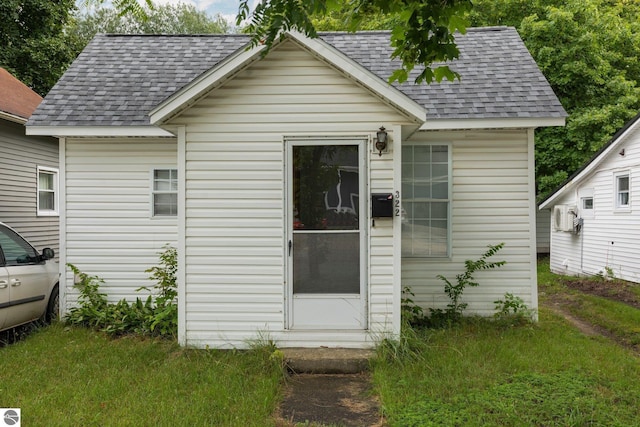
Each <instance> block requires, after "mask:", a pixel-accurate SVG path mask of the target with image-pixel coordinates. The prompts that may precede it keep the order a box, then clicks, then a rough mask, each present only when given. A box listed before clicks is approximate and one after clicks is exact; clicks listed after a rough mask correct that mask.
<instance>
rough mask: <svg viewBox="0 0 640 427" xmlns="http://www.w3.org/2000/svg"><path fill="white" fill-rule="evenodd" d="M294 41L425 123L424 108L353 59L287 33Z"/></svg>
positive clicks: (322, 44) (302, 36) (292, 33)
mask: <svg viewBox="0 0 640 427" xmlns="http://www.w3.org/2000/svg"><path fill="white" fill-rule="evenodd" d="M287 34H288V35H289V36H290V37H291V38H292V39H293V40H295V41H297V42H298V43H299V44H301V45H302V46H304V47H306V48H307V50H309V51H311V52H312V53H314V54H315V55H317V56H319V57H320V58H321V59H323V60H324V61H325V62H328V63H329V64H332V65H333V66H334V67H336V68H338V69H339V70H342V72H344V73H345V74H347V75H348V76H349V77H351V78H352V79H353V80H355V81H357V82H359V83H361V84H362V85H363V86H365V87H366V88H368V89H369V90H370V91H372V92H373V93H375V94H377V95H378V96H379V97H381V98H382V99H384V100H386V101H387V102H389V103H390V104H391V105H393V106H394V107H395V108H396V109H398V110H400V111H401V112H403V113H404V115H406V116H408V117H409V118H410V119H411V120H412V121H414V122H417V123H424V122H425V120H426V118H427V113H426V110H425V109H424V107H422V106H421V105H420V104H418V103H417V102H415V101H414V100H412V99H411V98H409V97H408V96H406V95H405V94H404V93H402V92H400V91H399V90H398V89H396V88H395V87H393V86H391V85H390V84H388V83H387V82H385V81H383V80H381V79H380V78H379V77H378V76H376V75H375V74H373V73H372V72H371V71H369V70H367V69H366V68H364V67H363V66H362V65H360V64H358V63H357V62H356V61H354V60H353V59H351V58H349V57H348V56H346V55H344V54H343V53H342V52H340V51H339V50H337V49H336V48H334V47H333V46H331V45H330V44H328V43H327V42H325V41H324V40H322V39H311V38H309V37H307V36H305V35H304V34H302V33H299V32H296V31H291V32H288V33H287Z"/></svg>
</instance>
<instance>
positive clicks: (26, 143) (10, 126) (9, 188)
mask: <svg viewBox="0 0 640 427" xmlns="http://www.w3.org/2000/svg"><path fill="white" fill-rule="evenodd" d="M41 101H42V97H40V95H38V94H37V93H35V92H34V91H32V90H31V89H29V88H28V87H27V86H25V85H24V84H23V83H22V82H20V81H19V80H18V79H16V78H15V77H14V76H12V75H11V74H10V73H9V72H8V71H6V70H5V69H4V68H0V222H4V223H5V224H7V225H9V226H11V227H13V228H14V229H16V230H17V231H19V232H20V233H22V234H23V235H24V236H25V237H26V238H27V239H28V240H29V241H30V242H31V243H32V244H33V245H34V246H36V248H37V249H38V250H40V251H41V250H42V249H44V248H46V247H49V248H52V249H54V250H55V251H56V255H57V253H58V241H59V238H58V228H59V225H58V223H59V213H58V207H59V205H58V203H59V202H58V140H57V139H55V138H51V137H47V136H26V135H25V123H26V122H27V119H28V118H29V116H31V113H33V111H34V110H35V109H36V107H37V106H38V104H40V102H41Z"/></svg>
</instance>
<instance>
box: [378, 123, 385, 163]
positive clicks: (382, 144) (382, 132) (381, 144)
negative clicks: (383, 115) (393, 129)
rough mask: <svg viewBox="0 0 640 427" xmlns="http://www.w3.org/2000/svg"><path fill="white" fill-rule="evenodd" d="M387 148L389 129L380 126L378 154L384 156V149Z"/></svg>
mask: <svg viewBox="0 0 640 427" xmlns="http://www.w3.org/2000/svg"><path fill="white" fill-rule="evenodd" d="M386 148H387V131H386V130H385V129H384V126H381V127H380V130H378V132H376V150H378V156H380V157H381V156H382V151H383V150H385V149H386Z"/></svg>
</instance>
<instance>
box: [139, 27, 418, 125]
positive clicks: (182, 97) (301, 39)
mask: <svg viewBox="0 0 640 427" xmlns="http://www.w3.org/2000/svg"><path fill="white" fill-rule="evenodd" d="M287 38H288V39H290V40H293V41H294V42H296V43H297V44H298V45H300V46H301V47H303V48H304V49H305V50H307V51H309V52H310V53H311V54H313V55H314V56H315V57H317V58H319V59H320V60H322V61H324V62H326V63H328V64H330V65H331V66H333V67H335V68H337V69H338V70H340V71H341V72H342V73H343V74H345V75H346V76H347V77H348V78H350V79H352V80H354V81H355V82H357V83H358V84H360V85H362V86H364V87H365V88H366V89H368V90H369V91H371V92H372V93H373V94H375V95H376V96H377V97H379V98H380V99H382V100H383V101H384V102H386V103H387V104H389V105H391V106H392V107H394V108H395V109H397V110H399V111H400V112H401V113H402V114H403V115H405V116H407V117H408V118H409V119H410V120H411V121H413V122H415V123H420V124H421V123H424V122H425V120H426V111H425V109H424V108H423V107H422V106H420V105H419V104H418V103H416V102H415V101H413V100H412V99H410V98H409V97H407V96H406V95H404V94H403V93H402V92H400V91H399V90H398V89H396V88H394V87H393V86H391V85H389V84H388V83H387V82H385V81H383V80H381V79H380V78H379V77H378V76H376V75H375V74H373V73H372V72H371V71H369V70H367V69H366V68H364V67H363V66H361V65H360V64H358V63H357V62H355V61H354V60H352V59H350V58H348V57H347V56H345V55H344V54H342V53H341V52H340V51H338V50H337V49H336V48H334V47H333V46H331V45H329V44H328V43H326V42H325V41H323V40H321V39H311V38H309V37H307V36H305V35H303V34H301V33H298V32H287V33H285V35H284V36H283V37H282V38H281V39H280V40H279V41H278V42H276V43H278V44H279V43H281V42H282V40H284V39H287ZM274 47H275V46H274ZM265 49H266V46H263V45H260V46H255V47H252V48H249V49H242V50H240V51H238V52H236V53H235V54H234V55H231V56H229V57H228V58H227V59H226V60H224V61H222V62H221V63H219V64H218V65H216V66H215V67H213V68H212V69H210V70H209V71H207V72H205V73H203V74H202V75H200V76H199V77H198V78H196V79H195V80H193V81H192V82H191V83H189V84H188V85H186V86H185V87H183V88H182V89H180V90H179V91H177V92H176V93H175V94H173V95H172V96H170V97H169V98H167V99H166V100H165V101H163V102H162V103H161V104H160V105H158V106H157V107H156V108H154V109H153V110H152V111H151V112H150V113H149V116H150V119H151V120H150V121H151V123H152V124H154V125H162V124H164V123H166V122H167V121H168V120H169V119H171V118H172V117H174V116H176V115H177V114H179V113H180V112H182V111H184V110H185V109H186V108H188V107H189V106H190V105H192V104H193V103H195V102H196V101H197V100H199V99H200V98H202V97H203V96H206V95H207V94H208V93H209V92H210V91H211V90H212V89H213V88H215V87H217V86H219V85H221V84H222V83H223V82H224V81H226V80H228V79H230V78H232V77H233V76H234V75H236V74H237V73H238V72H239V71H241V70H243V69H244V68H246V67H247V66H248V65H250V64H251V63H253V62H255V61H258V60H259V59H261V57H262V56H261V53H262V52H263V51H264V50H265Z"/></svg>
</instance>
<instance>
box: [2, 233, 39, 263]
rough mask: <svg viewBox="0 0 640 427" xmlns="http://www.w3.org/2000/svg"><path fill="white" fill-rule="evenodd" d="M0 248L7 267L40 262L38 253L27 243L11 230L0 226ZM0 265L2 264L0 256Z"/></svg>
mask: <svg viewBox="0 0 640 427" xmlns="http://www.w3.org/2000/svg"><path fill="white" fill-rule="evenodd" d="M0 249H2V255H4V260H5V266H7V267H11V266H16V265H26V264H38V263H39V262H40V257H39V256H38V253H37V252H36V250H35V249H33V247H31V245H30V244H29V243H27V242H26V241H25V240H24V239H23V238H21V237H20V236H18V235H17V234H16V233H14V232H13V231H12V230H10V229H8V228H6V227H2V226H0ZM0 265H2V257H0Z"/></svg>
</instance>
